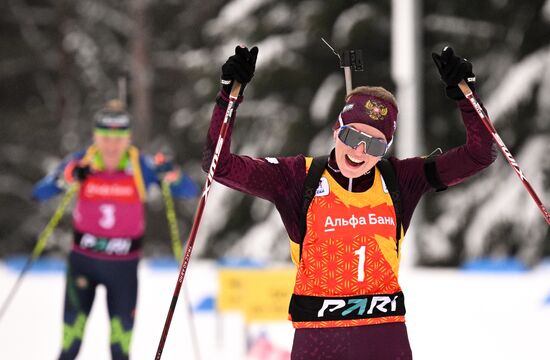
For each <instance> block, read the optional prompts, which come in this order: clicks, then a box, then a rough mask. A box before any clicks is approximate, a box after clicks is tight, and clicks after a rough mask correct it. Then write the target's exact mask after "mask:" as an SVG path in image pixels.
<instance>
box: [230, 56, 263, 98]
mask: <svg viewBox="0 0 550 360" xmlns="http://www.w3.org/2000/svg"><path fill="white" fill-rule="evenodd" d="M257 57H258V47H256V46H254V47H253V48H252V49H250V50H248V48H246V47H240V46H237V47H236V48H235V55H231V56H230V57H229V59H227V61H226V62H225V64H223V65H222V80H221V83H222V88H223V90H224V91H225V92H226V93H227V94H229V93H230V92H231V87H232V86H233V80H236V81H237V82H239V83H240V84H241V85H242V86H241V92H240V93H241V94H242V93H243V91H244V88H245V86H246V84H248V83H249V82H250V80H252V77H253V76H254V69H255V68H256V58H257Z"/></svg>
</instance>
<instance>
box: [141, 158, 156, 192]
mask: <svg viewBox="0 0 550 360" xmlns="http://www.w3.org/2000/svg"><path fill="white" fill-rule="evenodd" d="M139 166H141V176H143V184H144V185H145V188H146V189H149V188H150V187H151V185H152V184H157V185H160V179H159V177H158V175H157V171H156V167H155V163H154V161H153V159H152V158H151V157H150V156H145V155H141V154H140V155H139Z"/></svg>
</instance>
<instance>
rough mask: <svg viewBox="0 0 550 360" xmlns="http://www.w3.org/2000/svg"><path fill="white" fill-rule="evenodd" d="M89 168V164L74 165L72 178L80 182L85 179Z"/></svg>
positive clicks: (88, 173) (89, 171)
mask: <svg viewBox="0 0 550 360" xmlns="http://www.w3.org/2000/svg"><path fill="white" fill-rule="evenodd" d="M90 173H91V170H90V166H89V165H76V166H75V167H74V169H73V178H75V180H78V181H80V182H82V181H84V180H86V178H87V177H88V175H90Z"/></svg>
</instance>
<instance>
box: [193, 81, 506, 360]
mask: <svg viewBox="0 0 550 360" xmlns="http://www.w3.org/2000/svg"><path fill="white" fill-rule="evenodd" d="M228 100H229V99H228V96H227V94H225V93H224V92H223V91H222V92H221V93H220V94H219V96H218V99H217V101H216V106H215V108H214V111H213V114H212V120H211V124H210V129H209V132H208V137H207V141H206V147H205V150H204V154H203V169H204V171H208V169H209V166H210V162H211V160H212V156H213V154H214V150H215V146H216V143H217V140H218V136H219V132H220V128H221V125H222V122H223V119H224V116H225V111H226V107H227V103H228ZM241 101H242V97H241V98H239V99H238V102H239V103H240V102H241ZM457 104H458V107H459V109H460V112H461V114H462V120H463V122H464V125H465V129H466V143H465V144H463V145H461V146H458V147H455V148H453V149H450V150H448V151H445V152H443V154H441V155H440V156H438V157H437V158H436V159H435V161H434V165H433V167H432V168H433V169H434V170H433V171H434V172H435V173H436V177H437V180H438V182H439V183H440V184H442V185H444V186H452V185H455V184H458V183H460V182H462V181H463V180H464V179H466V178H467V177H469V176H471V175H473V174H475V173H477V172H479V171H481V170H482V169H484V168H486V167H487V166H489V165H490V164H491V163H492V162H493V161H494V160H495V158H496V148H495V146H494V143H493V140H492V137H491V135H490V134H489V132H488V131H487V129H485V127H484V125H483V123H482V122H481V121H480V120H479V119H478V118H477V114H476V112H475V110H474V109H473V108H472V107H471V105H470V104H469V102H468V100H466V99H464V100H460V101H458V102H457ZM231 133H232V123H231V125H230V127H229V129H228V132H227V136H226V138H225V141H224V143H223V148H222V150H221V153H220V157H219V159H218V164H217V168H216V174H215V177H214V178H215V180H216V181H218V182H219V183H221V184H223V185H226V186H228V187H230V188H232V189H235V190H238V191H241V192H244V193H247V194H250V195H253V196H257V197H260V198H262V199H265V200H268V201H270V202H272V203H273V204H275V207H276V208H277V210H278V212H279V214H280V216H281V219H282V221H283V224H284V226H285V228H286V231H287V232H288V235H289V237H290V240H291V241H294V242H296V243H299V242H300V241H301V236H302V235H301V234H300V215H301V211H302V206H303V201H304V199H303V196H304V195H303V194H304V182H305V179H306V175H307V172H306V165H305V164H306V162H305V156H304V155H297V156H290V157H269V158H253V157H249V156H241V155H235V154H232V153H231V151H230V145H231ZM389 161H390V162H391V164H392V165H393V168H394V170H395V174H396V177H397V181H398V187H399V191H400V200H401V209H402V224H403V230H404V231H405V232H406V231H407V229H408V226H409V224H410V221H411V217H412V214H413V211H414V209H415V207H416V205H417V204H418V202H419V200H420V198H421V196H422V195H423V194H424V193H426V192H428V191H432V190H434V185H433V184H434V182H433V180H431V179H428V178H427V175H426V174H427V172H426V170H425V158H423V157H412V158H408V159H397V158H395V157H390V158H389ZM327 170H328V172H329V173H330V175H331V176H332V177H333V178H334V179H335V180H336V181H337V182H338V183H339V184H340V185H341V186H342V187H343V188H345V189H348V191H352V192H364V191H366V190H368V189H369V188H370V187H371V186H372V184H373V182H374V171H369V172H368V173H367V174H365V175H362V176H360V177H358V178H354V179H348V178H346V177H345V176H343V175H342V174H341V173H340V171H339V170H338V166H337V164H336V161H335V159H334V151H333V152H332V154H331V156H330V159H329V163H328V166H327ZM323 334H326V335H327V336H324V335H323ZM329 334H330V335H329ZM336 334H340V336H337V335H336ZM381 337H383V338H385V341H383V342H382V341H380V338H381ZM312 338H315V339H317V341H312ZM342 339H346V342H345V344H346V345H345V346H342V345H343V343H342V341H341V340H342ZM389 348H391V349H392V350H391V351H389ZM322 349H325V350H322ZM338 349H339V350H338ZM384 349H385V350H384ZM329 350H330V351H329ZM358 354H363V355H361V356H359V357H358ZM369 354H370V355H369ZM381 354H385V355H383V356H382V355H381ZM313 358H315V359H359V358H362V359H377V360H381V359H396V358H400V359H410V358H412V355H411V350H410V346H409V343H408V338H407V332H406V326H405V324H404V323H391V324H378V325H366V326H358V327H355V328H326V329H312V328H300V329H297V330H296V333H295V339H294V344H293V349H292V359H313Z"/></svg>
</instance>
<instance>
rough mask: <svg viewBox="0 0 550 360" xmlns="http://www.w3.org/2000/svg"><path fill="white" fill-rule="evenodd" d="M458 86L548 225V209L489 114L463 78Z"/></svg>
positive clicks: (549, 222) (549, 219) (549, 221)
mask: <svg viewBox="0 0 550 360" xmlns="http://www.w3.org/2000/svg"><path fill="white" fill-rule="evenodd" d="M458 87H459V88H460V90H461V91H462V93H463V94H464V96H465V97H466V99H468V101H470V104H471V105H472V107H473V108H474V109H475V111H476V112H477V115H478V116H479V118H480V119H481V121H482V122H483V124H484V125H485V127H486V128H487V130H489V132H490V133H491V135H492V136H493V139H494V140H495V141H496V143H497V145H498V147H499V148H500V151H501V152H502V153H503V154H504V157H505V158H506V160H507V161H508V164H510V166H511V167H512V169H514V171H515V173H516V175H517V176H518V177H519V179H520V180H521V182H522V183H523V185H524V186H525V188H526V189H527V191H528V192H529V194H530V195H531V197H532V198H533V200H534V201H535V203H536V204H537V206H538V208H539V210H540V211H541V213H542V216H544V219H545V220H546V222H547V223H548V225H550V214H549V213H548V210H547V209H546V207H545V206H544V204H543V203H542V201H541V200H540V198H539V197H538V195H537V193H536V192H535V190H534V189H533V187H532V186H531V184H530V183H529V181H527V178H526V177H525V175H524V174H523V171H521V169H520V167H519V165H518V163H517V161H516V159H514V157H513V156H512V153H511V152H510V150H508V148H507V147H506V145H505V144H504V142H503V141H502V139H501V138H500V136H499V135H498V133H497V131H496V129H495V127H494V126H493V123H492V122H491V119H489V116H488V115H487V114H486V113H485V111H484V110H483V108H482V107H481V105H480V104H479V102H478V101H477V100H476V98H475V96H474V94H473V92H472V89H470V87H469V86H468V84H467V83H466V81H464V80H461V81H460V82H459V83H458Z"/></svg>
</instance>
